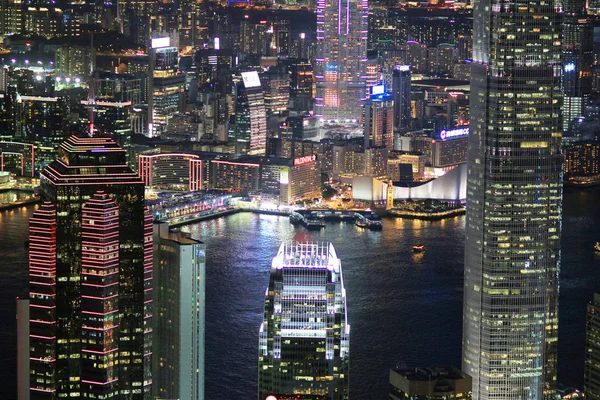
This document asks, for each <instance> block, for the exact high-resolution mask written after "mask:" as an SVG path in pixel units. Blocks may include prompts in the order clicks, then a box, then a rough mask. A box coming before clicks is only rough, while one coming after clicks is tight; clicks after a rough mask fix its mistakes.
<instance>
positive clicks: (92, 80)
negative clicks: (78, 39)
mask: <svg viewBox="0 0 600 400" xmlns="http://www.w3.org/2000/svg"><path fill="white" fill-rule="evenodd" d="M88 87H89V90H88V98H87V105H88V107H89V109H90V110H89V117H88V119H89V121H90V124H89V131H88V135H89V136H90V137H93V136H94V106H95V105H96V72H95V71H94V32H92V36H91V40H90V74H89V77H88Z"/></svg>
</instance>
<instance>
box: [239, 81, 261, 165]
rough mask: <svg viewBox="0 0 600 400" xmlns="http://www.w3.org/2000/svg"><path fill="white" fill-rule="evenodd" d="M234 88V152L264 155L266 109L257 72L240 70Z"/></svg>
mask: <svg viewBox="0 0 600 400" xmlns="http://www.w3.org/2000/svg"><path fill="white" fill-rule="evenodd" d="M236 89H237V93H236V105H235V125H236V126H235V129H236V143H235V150H236V153H237V154H251V155H257V156H264V155H265V153H266V151H267V109H266V107H265V97H264V93H263V88H262V83H261V81H260V78H259V76H258V72H257V71H248V72H242V82H239V83H238V84H237V86H236Z"/></svg>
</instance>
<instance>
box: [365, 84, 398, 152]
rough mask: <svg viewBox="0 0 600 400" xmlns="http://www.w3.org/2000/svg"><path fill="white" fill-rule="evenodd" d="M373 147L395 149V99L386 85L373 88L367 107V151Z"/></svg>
mask: <svg viewBox="0 0 600 400" xmlns="http://www.w3.org/2000/svg"><path fill="white" fill-rule="evenodd" d="M371 146H373V147H387V148H388V149H390V150H393V149H394V99H393V96H392V94H391V93H388V92H387V90H386V87H385V85H377V86H373V87H372V88H371V95H370V96H369V101H368V102H367V104H366V106H365V149H366V148H368V147H371Z"/></svg>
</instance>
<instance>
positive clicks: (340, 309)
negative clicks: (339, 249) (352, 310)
mask: <svg viewBox="0 0 600 400" xmlns="http://www.w3.org/2000/svg"><path fill="white" fill-rule="evenodd" d="M349 341H350V325H348V323H347V316H346V290H345V289H344V281H343V279H342V267H341V263H340V260H339V259H338V257H337V254H336V253H335V249H334V248H333V245H331V244H329V243H296V242H291V243H283V244H282V245H281V247H279V251H278V253H277V256H275V258H273V262H272V264H271V277H270V279H269V287H268V288H267V291H266V293H265V317H264V321H263V323H262V325H261V326H260V336H259V344H258V353H259V354H258V399H259V400H265V399H268V400H272V399H283V398H285V399H290V398H294V399H315V400H316V399H322V400H344V399H348V351H349Z"/></svg>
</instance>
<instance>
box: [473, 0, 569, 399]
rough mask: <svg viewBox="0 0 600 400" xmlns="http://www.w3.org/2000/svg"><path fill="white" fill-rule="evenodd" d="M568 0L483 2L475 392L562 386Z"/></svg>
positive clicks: (476, 93)
mask: <svg viewBox="0 0 600 400" xmlns="http://www.w3.org/2000/svg"><path fill="white" fill-rule="evenodd" d="M560 13H561V10H560V4H559V3H557V2H554V1H550V2H546V1H543V0H533V1H531V2H529V3H527V4H525V3H510V4H509V3H495V2H492V1H487V0H484V1H479V2H475V3H474V9H473V38H474V39H473V40H474V43H473V67H472V75H471V133H470V136H469V154H468V181H467V199H468V204H467V226H466V239H465V288H464V314H463V371H464V372H465V373H467V374H468V375H470V376H472V377H473V398H474V399H478V400H488V399H528V400H534V399H544V398H553V397H554V394H555V388H556V347H557V331H558V301H557V300H558V272H559V268H560V256H561V255H560V234H561V210H562V182H561V178H562V157H561V153H560V142H561V136H562V126H561V117H560V114H561V113H560V107H561V88H560V83H561V32H560V26H561V23H560Z"/></svg>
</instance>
